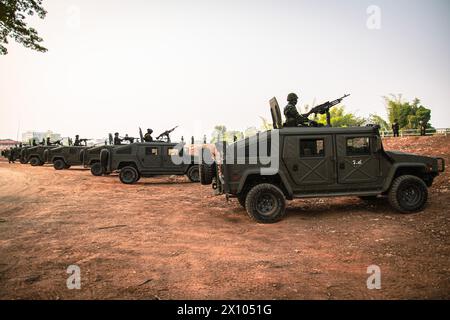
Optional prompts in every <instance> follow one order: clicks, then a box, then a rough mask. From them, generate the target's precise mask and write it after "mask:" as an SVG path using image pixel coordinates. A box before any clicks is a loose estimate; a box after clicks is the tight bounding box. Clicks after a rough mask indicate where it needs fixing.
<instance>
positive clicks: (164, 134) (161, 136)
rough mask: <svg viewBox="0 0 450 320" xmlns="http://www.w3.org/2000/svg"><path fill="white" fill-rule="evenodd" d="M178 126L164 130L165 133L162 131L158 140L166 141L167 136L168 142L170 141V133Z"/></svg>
mask: <svg viewBox="0 0 450 320" xmlns="http://www.w3.org/2000/svg"><path fill="white" fill-rule="evenodd" d="M176 128H178V126H176V127H173V128H172V129H170V130H166V131H164V132H163V133H161V134H160V135H159V136H157V137H156V140H158V141H164V140H163V138H164V137H165V138H166V142H170V136H169V135H170V134H171V133H172V132H173V131H174V130H175V129H176Z"/></svg>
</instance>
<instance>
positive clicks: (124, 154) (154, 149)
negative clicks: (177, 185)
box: [91, 141, 199, 184]
mask: <svg viewBox="0 0 450 320" xmlns="http://www.w3.org/2000/svg"><path fill="white" fill-rule="evenodd" d="M177 146H178V147H177ZM185 151H186V150H185V149H184V148H179V145H177V144H176V143H169V142H162V141H156V142H148V143H133V144H126V145H116V146H114V147H113V148H111V147H104V148H102V150H101V152H100V165H101V167H102V172H103V173H105V174H108V173H111V172H113V171H119V178H120V181H121V182H122V183H125V184H132V183H135V182H137V181H138V180H139V179H140V178H141V177H152V176H156V175H186V176H187V177H188V178H189V180H191V181H192V182H198V181H199V172H198V165H197V164H196V163H195V159H194V157H192V161H191V162H190V163H187V164H185V163H183V164H175V163H174V162H173V161H172V158H171V156H172V155H174V154H182V153H183V152H185ZM93 166H94V165H93ZM93 166H92V167H93ZM95 166H96V167H97V166H98V165H97V164H96V163H95ZM92 167H91V168H92ZM96 170H97V169H96ZM99 171H100V170H99Z"/></svg>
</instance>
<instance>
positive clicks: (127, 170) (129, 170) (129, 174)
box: [119, 166, 140, 184]
mask: <svg viewBox="0 0 450 320" xmlns="http://www.w3.org/2000/svg"><path fill="white" fill-rule="evenodd" d="M139 178H140V177H139V173H138V171H137V170H136V168H134V167H131V166H127V167H124V168H122V169H121V170H120V173H119V179H120V181H121V182H122V183H125V184H133V183H135V182H137V181H138V180H139Z"/></svg>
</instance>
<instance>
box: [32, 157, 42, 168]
mask: <svg viewBox="0 0 450 320" xmlns="http://www.w3.org/2000/svg"><path fill="white" fill-rule="evenodd" d="M39 163H40V161H39V159H38V158H36V157H33V158H31V159H30V164H31V165H32V166H33V167H36V166H38V165H39Z"/></svg>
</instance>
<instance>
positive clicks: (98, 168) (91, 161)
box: [83, 145, 115, 176]
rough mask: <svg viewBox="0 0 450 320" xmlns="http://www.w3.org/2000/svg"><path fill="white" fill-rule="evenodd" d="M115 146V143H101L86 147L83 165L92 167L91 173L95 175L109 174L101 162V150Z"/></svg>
mask: <svg viewBox="0 0 450 320" xmlns="http://www.w3.org/2000/svg"><path fill="white" fill-rule="evenodd" d="M114 147H115V146H114V145H101V146H94V147H90V148H89V149H86V151H85V152H84V155H83V166H84V167H90V168H91V173H92V175H94V176H101V175H103V174H108V172H105V171H104V170H103V166H102V165H101V164H100V152H101V151H102V150H104V149H105V150H111V149H113V148H114Z"/></svg>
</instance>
